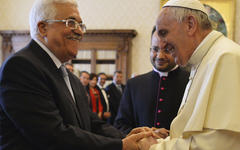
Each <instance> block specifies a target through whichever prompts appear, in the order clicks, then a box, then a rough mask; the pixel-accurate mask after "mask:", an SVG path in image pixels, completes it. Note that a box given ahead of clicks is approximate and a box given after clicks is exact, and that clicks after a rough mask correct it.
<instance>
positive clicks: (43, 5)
mask: <svg viewBox="0 0 240 150" xmlns="http://www.w3.org/2000/svg"><path fill="white" fill-rule="evenodd" d="M55 3H70V4H73V5H74V6H76V7H78V3H77V1H76V0H35V3H34V4H33V6H32V9H31V11H30V14H29V24H30V34H31V37H32V38H33V39H35V38H37V35H38V33H39V31H38V27H37V24H38V22H40V21H43V20H46V19H55V16H56V8H55V6H54V4H55Z"/></svg>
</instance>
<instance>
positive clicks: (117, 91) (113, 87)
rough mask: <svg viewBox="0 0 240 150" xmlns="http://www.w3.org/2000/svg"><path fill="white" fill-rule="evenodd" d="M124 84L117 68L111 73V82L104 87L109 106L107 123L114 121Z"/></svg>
mask: <svg viewBox="0 0 240 150" xmlns="http://www.w3.org/2000/svg"><path fill="white" fill-rule="evenodd" d="M124 88H125V85H123V84H122V72H121V71H119V70H117V71H115V72H114V74H113V82H112V83H111V84H109V85H108V86H107V87H106V92H107V94H108V96H109V106H110V112H111V117H110V118H109V119H108V123H110V124H112V125H113V123H114V120H115V118H116V116H117V112H118V107H119V104H120V100H121V97H122V93H123V91H124Z"/></svg>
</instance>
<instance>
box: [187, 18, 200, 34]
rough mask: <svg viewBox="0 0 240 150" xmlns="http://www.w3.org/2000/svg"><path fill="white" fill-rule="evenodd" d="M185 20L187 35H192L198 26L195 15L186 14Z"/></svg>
mask: <svg viewBox="0 0 240 150" xmlns="http://www.w3.org/2000/svg"><path fill="white" fill-rule="evenodd" d="M185 21H186V23H187V33H188V34H189V35H193V34H194V33H195V32H196V31H197V27H198V22H197V19H196V17H194V16H191V15H190V16H187V17H186V20H185Z"/></svg>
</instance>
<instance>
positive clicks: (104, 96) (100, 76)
mask: <svg viewBox="0 0 240 150" xmlns="http://www.w3.org/2000/svg"><path fill="white" fill-rule="evenodd" d="M106 80H107V75H106V74H105V73H104V72H101V73H99V74H98V83H97V88H98V89H99V91H100V92H101V93H100V95H102V97H101V99H102V105H103V119H104V120H107V119H108V118H109V117H110V116H111V113H110V107H109V100H108V95H107V93H106V91H105V88H104V85H105V83H106Z"/></svg>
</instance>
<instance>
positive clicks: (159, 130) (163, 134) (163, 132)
mask: <svg viewBox="0 0 240 150" xmlns="http://www.w3.org/2000/svg"><path fill="white" fill-rule="evenodd" d="M152 130H153V132H154V133H156V135H157V137H155V138H163V139H165V138H166V137H167V136H168V135H169V130H167V129H165V128H154V127H153V128H152Z"/></svg>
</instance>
